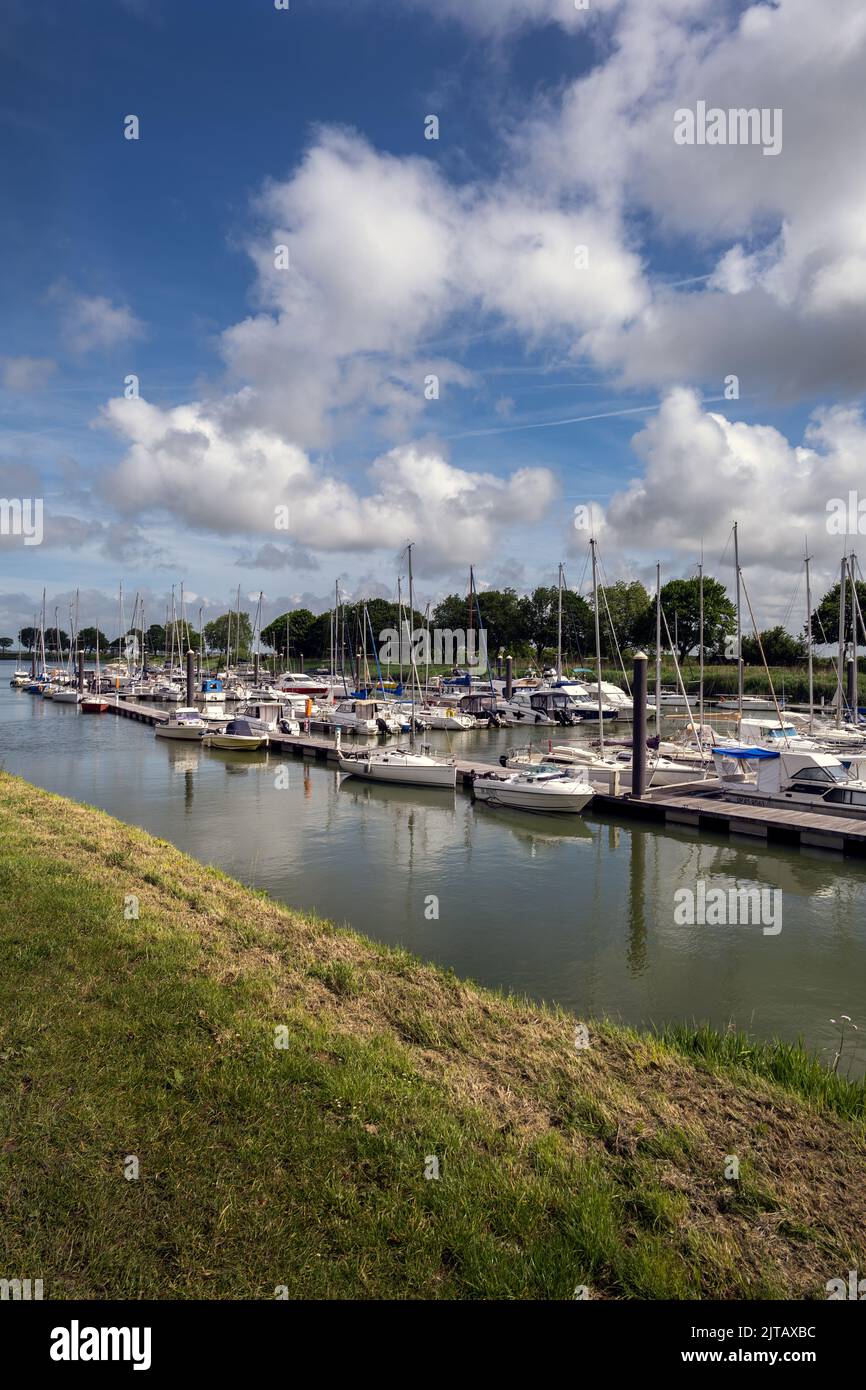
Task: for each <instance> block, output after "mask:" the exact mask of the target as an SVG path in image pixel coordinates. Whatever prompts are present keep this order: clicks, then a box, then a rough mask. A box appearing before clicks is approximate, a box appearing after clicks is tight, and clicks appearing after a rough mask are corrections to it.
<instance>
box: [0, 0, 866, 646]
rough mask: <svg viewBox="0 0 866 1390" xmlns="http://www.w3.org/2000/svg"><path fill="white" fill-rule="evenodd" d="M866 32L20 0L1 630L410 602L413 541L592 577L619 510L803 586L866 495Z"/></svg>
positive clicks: (6, 305)
mask: <svg viewBox="0 0 866 1390" xmlns="http://www.w3.org/2000/svg"><path fill="white" fill-rule="evenodd" d="M277 3H280V0H277ZM581 5H582V0H581ZM864 62H866V5H864V3H863V0H821V3H820V4H816V3H815V0H776V2H775V3H769V2H768V3H761V4H752V5H746V4H743V3H739V0H730V2H729V3H725V0H652V3H648V0H589V3H588V5H586V7H585V8H584V7H581V8H578V5H577V4H576V3H575V0H291V4H290V8H289V9H288V10H284V9H277V8H276V5H275V4H274V3H273V0H184V3H182V4H179V3H177V0H86V3H85V0H41V3H40V4H39V5H38V6H37V5H34V4H33V3H32V0H6V3H5V5H4V32H3V35H2V37H0V151H2V180H3V198H2V201H0V249H2V255H0V286H2V289H0V294H2V304H3V313H2V317H0V496H2V497H4V498H7V499H8V498H20V499H26V498H37V497H38V498H42V499H43V500H44V539H43V541H42V543H41V544H40V545H25V544H24V538H23V537H21V536H14V535H3V536H0V635H14V633H15V632H17V630H18V627H19V626H20V625H21V624H22V623H24V622H29V621H30V620H31V619H32V615H33V612H34V609H35V608H36V607H37V606H38V604H39V603H40V602H41V594H42V590H43V587H44V588H45V589H46V590H47V594H48V605H49V611H51V610H52V609H53V606H54V605H55V604H59V605H60V609H61V616H64V614H65V612H66V611H67V610H66V605H67V604H68V596H69V594H70V593H71V592H73V591H74V590H75V589H76V588H80V590H81V592H82V609H83V611H82V619H83V621H85V622H93V621H99V622H100V623H101V625H104V626H106V627H109V628H111V627H112V614H113V612H114V606H115V603H116V597H115V596H116V594H117V591H118V584H119V581H121V580H122V581H123V584H124V589H125V590H126V592H128V593H131V592H133V591H134V590H140V591H142V592H143V593H144V594H145V595H146V597H147V603H148V606H149V614H150V617H151V618H152V619H153V620H160V619H161V618H162V616H163V612H164V606H165V601H166V595H167V594H168V593H169V592H170V588H171V585H172V584H179V583H180V581H181V580H183V581H184V582H185V585H186V589H187V592H188V593H189V594H191V595H192V605H193V607H194V608H195V609H197V608H198V606H199V605H201V606H203V607H204V610H205V617H207V616H209V615H212V614H213V613H215V612H216V611H222V610H223V609H224V608H225V606H226V605H227V603H228V602H229V599H230V596H231V595H232V594H233V593H235V592H236V590H237V586H238V585H240V586H241V592H242V595H244V596H248V595H257V594H258V592H259V590H263V591H264V593H265V612H266V614H267V615H268V616H270V615H271V614H273V613H275V612H278V611H281V610H282V609H283V608H285V607H288V606H291V605H298V604H306V605H308V606H311V607H313V608H324V607H325V606H326V604H327V602H328V596H329V595H330V594H331V593H332V592H333V585H334V581H335V580H336V579H338V578H339V580H340V582H341V585H342V588H343V590H344V592H346V593H347V594H350V595H355V596H360V595H363V594H371V595H372V594H381V595H385V596H390V595H391V594H392V593H393V592H394V589H395V584H396V575H397V572H398V555H399V552H400V550H401V548H402V547H403V546H404V545H405V543H406V541H407V540H412V541H414V542H415V545H416V551H415V556H416V571H417V580H418V591H419V598H420V601H421V602H422V603H423V601H424V600H425V599H426V598H432V599H435V598H436V597H437V596H438V595H440V594H442V593H444V592H448V591H450V590H453V589H460V588H462V587H464V586H465V582H466V573H467V569H468V566H469V564H470V563H474V564H475V566H476V569H477V574H478V578H479V582H480V584H482V585H493V586H498V585H502V584H504V583H507V582H510V583H512V584H514V585H515V586H516V587H518V588H525V587H530V586H532V585H534V584H536V583H538V582H545V583H550V582H554V580H555V575H556V568H557V564H558V563H559V561H560V560H562V561H563V562H564V563H565V565H566V573H567V577H568V579H569V581H570V582H571V583H572V584H574V585H576V584H577V583H578V582H579V580H580V579H581V576H582V575H583V574H584V571H585V559H586V542H587V531H586V530H585V529H581V528H580V525H577V526H576V525H575V524H574V523H575V508H587V507H592V515H593V517H594V519H595V524H596V529H597V533H598V536H599V545H600V550H601V554H602V557H603V561H604V566H605V573H606V575H607V577H608V578H610V579H613V578H614V577H620V576H621V577H628V578H635V577H637V578H641V579H644V580H645V581H646V582H647V583H650V582H651V576H652V575H653V574H654V569H655V563H656V561H657V560H659V561H661V563H662V566H663V571H664V575H665V576H666V577H673V576H674V575H687V574H689V573H692V572H694V567H695V564H696V562H697V560H698V559H699V558H700V555H701V553H702V552H703V556H704V561H705V565H706V569H707V571H708V572H709V573H714V574H716V575H717V576H718V577H719V578H722V579H724V580H726V581H729V582H730V581H731V580H732V575H731V569H730V548H729V546H728V538H729V534H730V529H731V524H732V522H733V521H734V520H735V519H736V520H739V522H740V536H741V558H742V562H743V565H744V569H745V573H746V576H747V582H748V583H749V587H750V593H751V595H752V600H753V603H754V604H755V606H756V608H757V609H758V617H759V621H760V622H761V625H769V623H770V622H771V621H779V620H782V619H784V618H785V617H786V616H788V615H789V613H790V611H791V603H792V597H793V594H794V591H795V589H796V586H797V583H798V578H799V574H800V571H801V568H802V556H803V553H804V546H805V544H806V538H807V537H808V545H809V549H810V551H811V553H812V554H813V556H814V568H815V580H814V583H815V587H816V590H817V591H818V592H821V591H822V586H823V585H824V584H825V583H829V582H830V579H831V574H832V572H833V571H835V570H836V568H837V566H838V558H839V556H840V554H841V552H842V549H843V547H844V545H845V540H844V537H840V536H839V535H838V534H830V532H829V531H828V526H827V506H828V503H829V502H830V501H831V499H833V498H838V497H843V498H846V499H847V497H848V494H849V492H850V491H852V490H854V491H857V490H858V489H859V490H860V495H862V496H863V498H864V503H866V466H864V465H866V424H864V416H863V394H864V390H866V332H864V328H866V321H864V320H866V179H864V156H863V150H864V148H866V88H864V82H863V71H864ZM700 103H704V104H705V107H701V106H700ZM715 108H718V109H720V110H721V111H722V112H724V113H727V112H728V111H729V110H731V109H738V108H749V109H751V108H755V109H757V110H759V111H763V112H764V113H765V114H764V120H765V128H764V129H765V135H766V138H765V137H764V136H762V135H761V134H760V132H758V131H757V128H756V129H755V131H754V134H755V143H726V144H720V143H712V142H710V141H709V140H708V141H707V142H706V143H703V142H699V141H697V140H696V142H695V143H691V144H689V143H680V142H679V140H678V139H677V138H675V135H676V130H677V125H678V119H679V118H677V116H676V115H675V113H676V112H678V111H679V112H682V111H683V110H691V111H693V112H695V113H696V115H695V129H697V126H698V121H699V113H700V110H702V109H708V110H712V109H715ZM130 117H135V118H137V126H138V129H137V135H138V138H137V139H127V138H126V134H128V133H130V132H131V131H134V126H135V124H136V123H135V122H130V120H129V118H130ZM680 124H681V121H680ZM771 130H772V134H773V139H772V142H771V141H770V139H769V134H770V132H771ZM701 133H703V131H702V132H701ZM716 133H718V126H717V127H716ZM431 136H436V137H438V138H428V137H431ZM286 509H287V510H286ZM864 511H866V505H864ZM584 515H585V513H581V512H578V513H577V520H578V522H579V521H580V520H581V519H582V517H583V516H584ZM286 522H287V524H286ZM863 525H864V529H866V518H864V521H863ZM852 544H853V546H854V548H856V544H857V542H856V538H855V540H854V541H853V542H852ZM798 602H799V600H798ZM799 621H800V617H799V614H798V613H797V610H796V607H795V609H794V611H793V617H791V618H790V625H791V626H794V627H795V626H797V624H798V622H799Z"/></svg>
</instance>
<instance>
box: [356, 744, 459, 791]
mask: <svg viewBox="0 0 866 1390" xmlns="http://www.w3.org/2000/svg"><path fill="white" fill-rule="evenodd" d="M339 760H340V771H341V772H343V773H345V774H346V775H347V776H351V777H364V778H366V779H367V780H368V781H370V782H394V783H403V784H406V785H409V786H414V787H442V788H444V789H445V790H451V791H453V790H454V788H455V787H456V785H457V768H456V767H455V765H454V763H453V762H451V761H449V760H448V759H445V758H434V757H431V755H430V754H429V753H413V752H410V751H407V750H406V749H403V748H393V749H391V748H389V749H383V748H375V749H367V750H362V751H360V752H357V753H344V752H343V751H342V750H340V753H339Z"/></svg>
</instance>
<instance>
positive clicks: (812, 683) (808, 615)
mask: <svg viewBox="0 0 866 1390" xmlns="http://www.w3.org/2000/svg"><path fill="white" fill-rule="evenodd" d="M808 549H809V546H808V542H807V544H806V550H807V551H808ZM811 558H812V557H811V555H809V554H807V555H806V557H805V561H806V650H807V653H808V660H809V733H811V732H812V728H813V725H814V722H815V673H814V666H813V660H812V586H811V581H810V577H809V562H810V560H811Z"/></svg>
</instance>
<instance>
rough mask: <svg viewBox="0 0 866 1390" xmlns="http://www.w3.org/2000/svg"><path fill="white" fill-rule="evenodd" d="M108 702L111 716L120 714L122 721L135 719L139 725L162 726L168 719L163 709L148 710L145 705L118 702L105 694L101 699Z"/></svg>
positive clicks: (123, 701)
mask: <svg viewBox="0 0 866 1390" xmlns="http://www.w3.org/2000/svg"><path fill="white" fill-rule="evenodd" d="M102 698H103V699H104V700H107V701H108V708H109V710H110V712H111V713H112V714H120V715H122V716H123V717H124V719H137V720H138V722H139V723H140V724H150V725H151V726H153V725H155V724H164V723H165V722H166V720H167V719H168V715H167V714H166V712H165V710H164V709H148V707H147V706H146V705H136V704H133V702H132V700H118V699H117V698H116V696H113V695H109V694H108V693H107V692H106V693H105V694H104V695H103V697H102Z"/></svg>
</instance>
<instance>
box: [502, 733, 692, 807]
mask: <svg viewBox="0 0 866 1390" xmlns="http://www.w3.org/2000/svg"><path fill="white" fill-rule="evenodd" d="M499 761H500V764H501V765H502V767H507V768H514V769H516V770H518V771H526V770H527V769H530V768H533V767H540V766H544V765H554V766H563V767H570V768H585V769H586V771H587V775H588V777H589V780H590V782H591V783H592V785H593V786H594V787H595V788H596V789H597V790H601V789H604V790H606V791H609V792H611V793H612V794H613V795H616V794H617V793H618V792H626V791H630V790H631V776H632V752H631V749H622V750H620V751H619V752H616V753H613V752H611V753H601V752H600V751H598V750H597V749H594V748H591V747H589V746H588V745H587V744H580V743H566V744H550V745H548V748H547V751H546V752H545V751H542V750H541V749H538V750H535V749H532V748H524V749H511V750H510V751H509V752H508V753H503V754H502V756H501V757H500V759H499ZM705 770H706V769H702V768H701V767H700V766H697V767H696V766H695V765H694V764H692V763H688V762H681V761H675V760H674V759H672V758H663V757H660V756H659V755H658V754H656V753H654V752H653V751H651V750H648V752H647V767H646V777H647V785H648V786H654V787H674V786H679V785H680V784H681V783H684V782H694V781H696V780H698V779H699V778H700V777H701V775H702V772H705Z"/></svg>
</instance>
